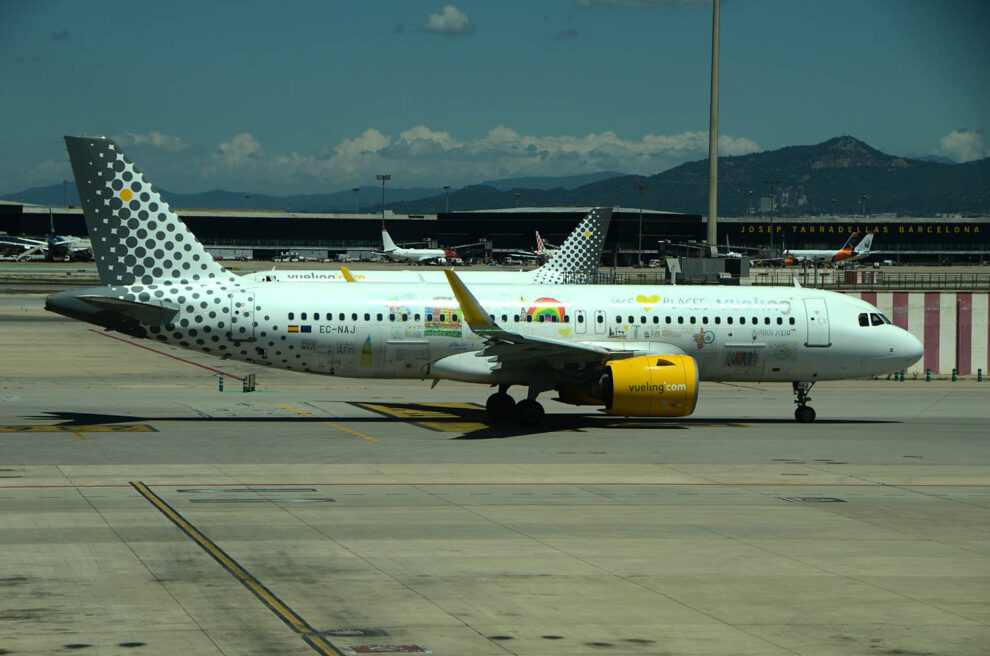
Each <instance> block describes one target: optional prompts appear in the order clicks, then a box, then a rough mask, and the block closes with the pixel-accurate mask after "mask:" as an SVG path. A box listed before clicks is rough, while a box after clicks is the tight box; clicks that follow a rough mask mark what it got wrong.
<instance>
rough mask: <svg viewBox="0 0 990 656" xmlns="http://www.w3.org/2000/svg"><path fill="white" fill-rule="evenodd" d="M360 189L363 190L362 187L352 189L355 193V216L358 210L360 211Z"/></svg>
mask: <svg viewBox="0 0 990 656" xmlns="http://www.w3.org/2000/svg"><path fill="white" fill-rule="evenodd" d="M360 189H361V187H353V188H352V189H351V191H353V192H354V213H355V214H357V213H358V212H357V210H358V206H357V205H358V191H360Z"/></svg>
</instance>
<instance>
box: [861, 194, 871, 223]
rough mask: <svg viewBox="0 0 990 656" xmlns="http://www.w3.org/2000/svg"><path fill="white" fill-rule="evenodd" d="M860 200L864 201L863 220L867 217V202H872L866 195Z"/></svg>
mask: <svg viewBox="0 0 990 656" xmlns="http://www.w3.org/2000/svg"><path fill="white" fill-rule="evenodd" d="M860 198H861V199H862V200H863V218H864V219H865V218H866V216H867V212H866V201H868V200H870V197H869V196H867V195H866V194H863V195H862V196H860Z"/></svg>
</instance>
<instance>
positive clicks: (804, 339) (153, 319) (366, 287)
mask: <svg viewBox="0 0 990 656" xmlns="http://www.w3.org/2000/svg"><path fill="white" fill-rule="evenodd" d="M66 143H67V145H68V150H69V158H70V160H71V162H72V168H73V172H74V173H75V177H76V183H77V185H78V187H79V191H80V196H81V197H82V201H83V212H84V215H85V217H86V224H87V227H88V229H89V235H90V238H91V240H92V243H93V251H94V256H95V259H96V264H97V267H98V270H99V273H100V282H101V283H102V285H103V286H101V287H91V288H84V289H75V290H70V291H64V292H59V293H57V294H53V295H51V296H49V297H48V299H47V301H46V305H45V307H46V308H47V309H48V310H51V311H53V312H58V313H59V314H63V315H66V316H69V317H73V318H76V319H80V320H82V321H87V322H89V323H93V324H96V325H99V326H104V327H106V328H109V329H112V330H117V331H119V332H122V333H126V334H128V335H132V336H135V337H142V338H147V339H151V340H156V341H160V342H164V343H166V344H174V345H178V346H182V347H185V348H188V349H192V350H196V351H201V352H205V353H211V354H214V355H218V356H229V357H231V358H234V359H238V360H243V361H246V362H251V363H256V364H263V365H270V366H273V367H280V368H283V369H291V370H294V371H305V372H311V373H316V374H323V375H329V376H347V377H361V378H420V379H431V380H440V379H449V380H459V381H467V382H473V383H481V384H485V385H490V386H496V387H497V390H498V391H497V392H495V393H494V394H492V395H491V396H490V397H489V398H488V402H487V408H488V411H489V413H490V414H491V416H492V419H493V420H507V419H514V420H518V421H520V422H522V423H525V424H533V423H537V422H539V421H540V420H541V419H542V417H543V407H542V406H541V405H540V404H539V403H538V402H537V397H538V396H539V395H540V394H541V393H543V392H548V391H556V393H557V395H558V399H559V400H560V401H563V402H565V403H572V404H576V405H591V406H599V407H600V408H601V409H602V411H603V412H606V413H608V414H612V415H618V416H627V417H681V416H685V415H688V414H691V413H692V412H693V411H694V409H695V407H696V405H697V402H698V392H699V386H698V382H699V380H705V381H790V382H791V383H792V385H793V389H794V392H795V394H796V395H797V398H796V400H795V402H796V403H797V409H796V411H795V418H796V419H797V420H798V421H802V422H807V421H813V420H814V418H815V412H814V410H813V409H812V408H811V407H810V406H808V405H807V402H808V400H809V397H808V391H809V390H810V388H811V386H812V385H813V384H814V383H816V382H817V381H819V380H837V379H843V378H857V377H862V376H870V375H876V374H883V373H888V372H893V371H897V370H900V369H903V368H905V367H907V366H909V365H911V364H913V363H914V362H915V361H917V360H918V358H920V357H921V354H922V347H921V344H920V343H919V342H918V340H917V339H915V338H914V337H913V336H912V335H910V334H909V333H908V332H906V331H904V330H902V329H900V328H898V327H896V326H894V325H892V324H891V322H890V321H889V320H888V319H887V318H886V317H884V316H883V315H882V314H881V313H880V312H879V311H878V310H877V309H876V308H875V307H873V306H872V305H870V304H868V303H866V302H863V301H861V300H858V299H854V298H850V297H848V296H844V295H841V294H837V293H833V292H827V291H822V290H816V289H804V288H801V287H717V286H676V287H674V286H671V287H657V286H645V285H643V286H636V285H533V284H519V283H514V282H507V283H477V284H475V283H472V284H471V287H470V288H468V287H467V286H466V285H465V284H464V282H462V281H461V279H459V278H458V277H457V275H456V274H455V273H453V272H452V271H447V272H446V277H447V281H446V282H445V283H429V282H408V283H401V282H391V283H387V284H377V283H373V282H364V283H358V284H339V283H329V284H319V283H313V284H308V285H300V284H297V283H283V282H258V281H254V280H247V279H244V278H240V277H239V276H236V275H234V274H232V273H230V272H228V271H227V270H225V269H224V268H223V267H221V266H220V265H219V264H217V263H216V262H214V260H213V258H212V257H211V256H210V254H209V253H207V252H206V250H205V249H204V248H203V246H202V245H201V244H200V243H199V241H198V240H197V239H196V237H195V236H194V235H193V234H192V233H191V232H189V230H188V229H187V228H186V226H185V224H184V223H183V222H182V220H181V219H180V218H179V217H178V216H176V215H175V214H174V213H173V212H172V211H171V210H170V209H169V207H168V205H167V204H166V203H165V201H164V200H162V198H161V196H160V195H159V194H158V192H157V191H156V190H155V189H154V188H153V187H152V186H151V184H150V183H149V182H148V181H147V180H146V179H145V177H144V175H143V174H142V173H141V172H140V171H139V170H138V169H137V168H136V167H135V166H134V165H133V164H132V163H131V161H130V160H129V159H128V158H127V157H126V156H125V155H124V153H123V152H121V150H120V148H119V147H118V146H117V145H116V144H115V143H113V142H112V141H110V140H108V139H90V138H77V137H67V138H66ZM512 386H520V387H523V388H525V389H526V395H525V398H524V399H522V400H520V401H519V402H518V403H517V402H516V401H515V400H514V399H513V398H512V397H511V396H510V395H509V394H508V390H509V389H510V387H512Z"/></svg>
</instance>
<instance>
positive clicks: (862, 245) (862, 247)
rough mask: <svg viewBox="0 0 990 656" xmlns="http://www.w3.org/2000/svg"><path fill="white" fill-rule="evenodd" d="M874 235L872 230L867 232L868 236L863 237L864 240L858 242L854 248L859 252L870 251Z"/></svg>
mask: <svg viewBox="0 0 990 656" xmlns="http://www.w3.org/2000/svg"><path fill="white" fill-rule="evenodd" d="M873 235H874V233H872V232H868V233H866V236H865V237H863V241H861V242H859V243H858V244H856V246H855V248H854V249H853V250H855V251H856V252H857V253H869V252H870V247H872V246H873Z"/></svg>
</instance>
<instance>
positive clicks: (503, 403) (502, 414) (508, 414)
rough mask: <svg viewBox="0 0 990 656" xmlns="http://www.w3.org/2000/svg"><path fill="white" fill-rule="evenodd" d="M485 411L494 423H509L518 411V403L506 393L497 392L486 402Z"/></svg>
mask: <svg viewBox="0 0 990 656" xmlns="http://www.w3.org/2000/svg"><path fill="white" fill-rule="evenodd" d="M485 409H487V410H488V416H489V417H490V418H491V419H492V421H509V420H511V419H512V417H513V414H514V412H515V410H516V401H515V399H513V398H512V397H511V396H509V395H508V394H506V393H505V392H495V393H494V394H492V395H491V396H489V397H488V401H486V402H485Z"/></svg>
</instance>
